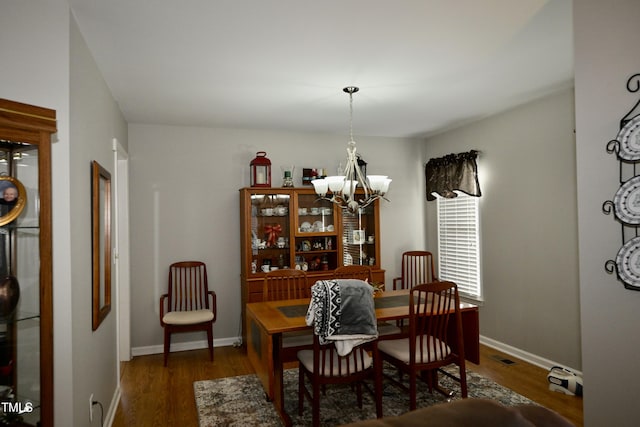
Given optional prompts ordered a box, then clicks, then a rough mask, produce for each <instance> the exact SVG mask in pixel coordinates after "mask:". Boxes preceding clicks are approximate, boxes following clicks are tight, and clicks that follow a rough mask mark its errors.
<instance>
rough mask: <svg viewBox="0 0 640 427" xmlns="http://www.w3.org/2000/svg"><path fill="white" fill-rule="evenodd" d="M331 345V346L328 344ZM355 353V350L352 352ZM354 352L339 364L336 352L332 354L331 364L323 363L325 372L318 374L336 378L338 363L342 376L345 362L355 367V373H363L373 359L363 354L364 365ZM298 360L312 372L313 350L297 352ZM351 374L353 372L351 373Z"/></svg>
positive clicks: (343, 358)
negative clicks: (331, 368)
mask: <svg viewBox="0 0 640 427" xmlns="http://www.w3.org/2000/svg"><path fill="white" fill-rule="evenodd" d="M330 345H333V344H330ZM354 351H355V350H354ZM353 353H354V352H351V353H349V355H347V356H345V357H342V358H340V359H341V360H340V362H338V358H339V356H338V354H337V353H336V352H334V353H333V363H329V361H327V362H326V363H325V370H324V371H323V372H320V375H322V376H324V377H328V376H332V377H336V376H338V375H339V374H338V366H339V365H338V363H341V364H342V372H343V374H344V372H345V371H346V370H347V360H348V361H349V366H351V367H353V366H356V365H357V366H356V371H355V372H360V371H364V370H365V369H368V368H369V367H371V365H372V364H373V359H372V358H371V356H369V354H368V353H366V352H365V353H364V357H363V361H364V364H363V363H361V362H360V357H354V354H353ZM298 360H299V361H300V363H302V365H304V367H305V368H306V369H307V370H308V371H309V372H313V350H300V351H299V352H298ZM320 365H321V367H322V362H321V363H320ZM330 366H333V371H332V370H330ZM352 373H353V372H352Z"/></svg>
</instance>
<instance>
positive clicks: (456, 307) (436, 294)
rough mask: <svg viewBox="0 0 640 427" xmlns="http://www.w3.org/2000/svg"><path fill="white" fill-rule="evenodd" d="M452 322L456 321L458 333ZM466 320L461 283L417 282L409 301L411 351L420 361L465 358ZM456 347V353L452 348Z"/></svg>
mask: <svg viewBox="0 0 640 427" xmlns="http://www.w3.org/2000/svg"><path fill="white" fill-rule="evenodd" d="M449 322H456V325H455V326H456V329H455V331H456V333H455V334H450V333H449ZM462 342H463V341H462V319H461V314H460V296H459V295H458V286H457V285H456V284H455V283H453V282H440V281H435V282H431V283H425V284H420V285H416V286H414V287H413V289H412V290H411V297H410V303H409V347H410V354H411V355H415V359H416V360H418V361H423V362H426V361H436V360H443V359H446V358H450V357H456V358H458V357H462V359H464V347H463V344H462ZM453 348H455V349H456V354H455V355H453V354H452V353H451V349H453Z"/></svg>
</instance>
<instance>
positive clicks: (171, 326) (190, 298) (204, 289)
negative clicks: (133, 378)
mask: <svg viewBox="0 0 640 427" xmlns="http://www.w3.org/2000/svg"><path fill="white" fill-rule="evenodd" d="M216 312H217V310H216V294H215V292H213V291H210V290H209V284H208V280H207V267H206V265H205V264H204V263H203V262H200V261H182V262H176V263H173V264H171V266H170V267H169V285H168V290H167V293H166V294H164V295H162V296H161V297H160V325H161V326H162V327H163V328H164V366H167V360H168V358H169V351H170V346H171V334H173V333H176V332H192V331H206V332H207V343H208V345H209V358H210V360H211V361H213V322H215V321H216Z"/></svg>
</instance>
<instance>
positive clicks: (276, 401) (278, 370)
mask: <svg viewBox="0 0 640 427" xmlns="http://www.w3.org/2000/svg"><path fill="white" fill-rule="evenodd" d="M271 341H272V344H273V359H272V360H273V369H272V371H271V372H272V373H273V377H272V385H273V406H274V407H275V408H276V411H278V415H280V418H281V419H282V422H283V423H284V425H285V427H290V426H291V425H292V421H291V417H290V416H289V414H287V412H286V411H285V409H284V368H283V360H282V334H273V335H271Z"/></svg>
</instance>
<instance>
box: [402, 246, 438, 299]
mask: <svg viewBox="0 0 640 427" xmlns="http://www.w3.org/2000/svg"><path fill="white" fill-rule="evenodd" d="M436 280H438V279H437V278H436V273H435V267H434V263H433V254H432V253H431V252H429V251H407V252H404V253H403V254H402V266H401V276H400V277H396V278H395V279H393V289H394V290H395V289H411V288H413V287H414V286H416V285H418V284H420V283H431V282H433V281H436Z"/></svg>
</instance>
